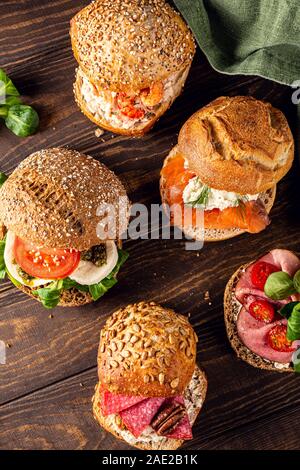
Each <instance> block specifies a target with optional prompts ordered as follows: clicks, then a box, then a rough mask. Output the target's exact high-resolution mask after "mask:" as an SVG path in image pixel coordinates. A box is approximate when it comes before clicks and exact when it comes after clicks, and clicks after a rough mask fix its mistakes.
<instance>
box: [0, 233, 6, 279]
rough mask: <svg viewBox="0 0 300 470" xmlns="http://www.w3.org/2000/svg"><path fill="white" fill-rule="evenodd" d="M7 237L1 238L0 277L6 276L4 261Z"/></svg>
mask: <svg viewBox="0 0 300 470" xmlns="http://www.w3.org/2000/svg"><path fill="white" fill-rule="evenodd" d="M4 250H5V239H4V240H0V279H4V278H5V276H6V266H5V261H4Z"/></svg>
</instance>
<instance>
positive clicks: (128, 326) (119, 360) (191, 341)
mask: <svg viewBox="0 0 300 470" xmlns="http://www.w3.org/2000/svg"><path fill="white" fill-rule="evenodd" d="M196 343H197V337H196V334H195V333H194V330H193V328H192V327H191V325H190V324H189V322H188V321H187V319H186V318H185V317H184V316H182V315H177V314H176V313H175V312H174V311H173V310H171V309H167V308H163V307H161V306H159V305H157V304H156V303H155V302H150V303H146V302H140V303H139V304H134V305H129V306H128V307H126V308H122V309H120V310H118V311H117V312H115V313H114V314H113V315H112V317H110V318H109V320H108V321H107V323H106V325H105V327H104V328H103V329H102V331H101V337H100V345H99V352H98V372H99V380H100V382H101V384H102V385H103V386H104V387H105V388H106V389H107V390H109V391H110V392H112V393H122V394H125V395H140V396H144V397H159V396H164V397H168V396H173V395H174V396H176V395H180V394H182V393H183V391H184V390H185V388H186V386H187V385H188V383H189V382H190V380H191V378H192V375H193V373H194V370H195V364H196Z"/></svg>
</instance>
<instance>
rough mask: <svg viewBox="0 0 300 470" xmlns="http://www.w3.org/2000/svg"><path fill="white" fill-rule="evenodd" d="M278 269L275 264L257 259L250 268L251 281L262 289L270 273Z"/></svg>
mask: <svg viewBox="0 0 300 470" xmlns="http://www.w3.org/2000/svg"><path fill="white" fill-rule="evenodd" d="M277 271H280V269H279V268H277V266H274V265H273V264H270V263H266V262H265V261H258V263H255V264H254V266H253V267H252V270H251V281H252V283H253V285H254V286H255V287H257V288H258V289H260V290H264V287H265V283H266V282H267V279H268V277H269V276H270V274H272V273H275V272H277Z"/></svg>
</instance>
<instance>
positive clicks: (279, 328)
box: [267, 325, 295, 352]
mask: <svg viewBox="0 0 300 470" xmlns="http://www.w3.org/2000/svg"><path fill="white" fill-rule="evenodd" d="M286 334H287V326H286V325H275V326H274V327H273V328H272V329H271V330H270V331H269V332H268V335H267V340H268V344H269V346H271V348H272V349H274V350H275V351H279V352H293V351H294V350H295V348H293V347H292V341H289V340H288V339H287V337H286Z"/></svg>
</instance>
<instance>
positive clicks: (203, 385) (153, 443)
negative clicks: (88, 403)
mask: <svg viewBox="0 0 300 470" xmlns="http://www.w3.org/2000/svg"><path fill="white" fill-rule="evenodd" d="M206 393H207V378H206V375H205V372H204V371H203V370H202V369H200V368H199V367H198V366H196V367H195V370H194V374H193V377H192V380H191V382H190V383H189V384H188V386H187V388H186V390H185V392H184V400H185V404H186V408H187V411H188V416H189V421H190V423H191V426H193V424H194V422H195V421H196V418H197V416H198V414H199V413H200V411H201V409H202V406H203V403H204V400H205V397H206ZM92 402H93V413H94V418H95V420H96V421H98V423H99V424H100V425H101V426H102V427H103V428H104V429H105V430H106V431H108V432H110V433H112V434H113V435H114V436H115V437H117V438H118V439H120V440H122V441H125V442H127V443H128V444H129V445H131V446H134V447H137V448H138V449H143V450H176V449H178V447H180V446H181V445H182V444H183V443H184V441H183V440H181V439H171V438H168V437H163V436H158V435H157V434H156V433H155V432H154V431H153V432H152V433H150V434H149V433H148V434H147V433H146V435H145V433H142V435H141V436H139V437H137V438H136V437H134V436H133V434H131V432H130V431H128V430H127V429H126V427H125V426H124V424H123V423H122V419H121V417H120V415H117V414H114V415H108V416H103V414H102V412H101V393H100V384H99V383H98V384H97V386H96V388H95V395H94V396H93V398H92Z"/></svg>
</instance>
